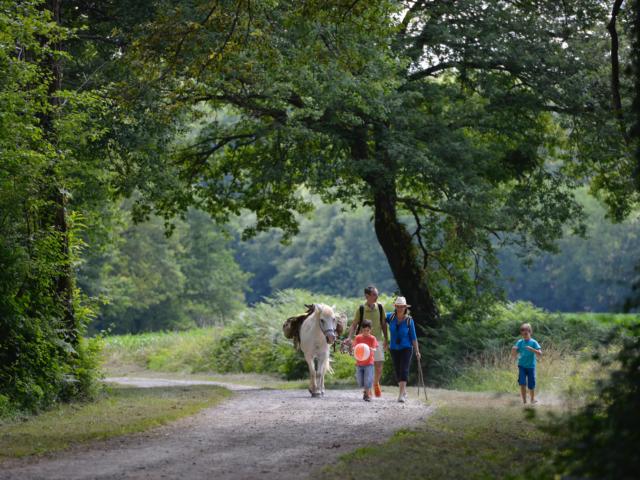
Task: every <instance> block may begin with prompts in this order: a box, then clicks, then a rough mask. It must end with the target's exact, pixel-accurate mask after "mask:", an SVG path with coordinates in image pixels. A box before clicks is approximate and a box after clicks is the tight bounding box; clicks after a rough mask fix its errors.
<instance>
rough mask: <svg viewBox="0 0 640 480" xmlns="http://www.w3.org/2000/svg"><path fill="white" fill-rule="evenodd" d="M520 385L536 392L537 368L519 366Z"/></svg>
mask: <svg viewBox="0 0 640 480" xmlns="http://www.w3.org/2000/svg"><path fill="white" fill-rule="evenodd" d="M518 385H526V386H527V388H528V389H529V390H535V389H536V367H532V368H527V367H521V366H520V365H518Z"/></svg>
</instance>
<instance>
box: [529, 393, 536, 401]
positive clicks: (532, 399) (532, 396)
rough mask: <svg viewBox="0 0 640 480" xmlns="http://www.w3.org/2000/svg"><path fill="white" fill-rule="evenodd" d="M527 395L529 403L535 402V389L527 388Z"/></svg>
mask: <svg viewBox="0 0 640 480" xmlns="http://www.w3.org/2000/svg"><path fill="white" fill-rule="evenodd" d="M529 397H530V399H531V403H535V401H536V399H535V397H536V391H535V390H529Z"/></svg>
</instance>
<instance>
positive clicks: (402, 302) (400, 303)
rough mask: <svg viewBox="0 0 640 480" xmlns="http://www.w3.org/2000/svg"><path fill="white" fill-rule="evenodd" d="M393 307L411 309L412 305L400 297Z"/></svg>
mask: <svg viewBox="0 0 640 480" xmlns="http://www.w3.org/2000/svg"><path fill="white" fill-rule="evenodd" d="M393 306H394V307H410V306H411V305H409V304H408V303H407V299H406V298H404V297H398V298H396V301H395V302H393Z"/></svg>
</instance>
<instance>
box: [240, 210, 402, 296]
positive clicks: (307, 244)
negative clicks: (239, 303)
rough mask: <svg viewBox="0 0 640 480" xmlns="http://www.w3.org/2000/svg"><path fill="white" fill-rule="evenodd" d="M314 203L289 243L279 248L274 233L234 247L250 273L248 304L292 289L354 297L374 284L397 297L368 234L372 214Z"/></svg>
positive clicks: (384, 263) (383, 260) (390, 276)
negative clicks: (280, 291)
mask: <svg viewBox="0 0 640 480" xmlns="http://www.w3.org/2000/svg"><path fill="white" fill-rule="evenodd" d="M312 201H313V204H314V207H315V209H314V212H313V213H311V214H310V215H308V216H306V217H304V218H302V219H300V231H299V232H298V234H297V235H296V236H295V237H294V238H293V239H292V240H291V241H290V242H289V243H287V244H282V243H281V240H282V234H281V233H278V232H273V231H272V232H266V233H262V234H260V235H258V236H257V237H256V238H254V239H251V240H247V241H245V242H237V243H236V244H235V245H234V250H235V255H236V259H237V261H238V262H239V264H240V266H241V267H242V268H243V269H244V270H245V271H247V272H250V273H252V274H253V277H252V278H251V280H250V283H249V284H250V286H251V289H252V291H251V293H250V294H249V295H248V296H247V300H248V301H249V302H250V303H253V302H256V301H258V300H260V299H261V298H262V297H268V296H270V295H271V294H272V292H274V291H277V290H285V289H290V288H299V289H305V290H308V291H312V292H317V293H322V294H328V295H348V296H358V295H361V294H362V289H363V288H364V287H365V286H367V285H371V284H373V285H376V286H377V287H378V289H379V290H380V291H381V292H386V293H388V294H392V293H393V292H395V291H396V290H397V285H396V283H395V281H394V280H393V274H392V273H391V270H390V269H389V264H388V262H387V259H386V257H385V256H384V253H383V251H382V249H381V248H380V245H379V244H378V242H377V240H376V238H375V235H374V233H373V232H372V231H371V215H372V212H371V211H370V209H367V208H361V209H357V210H351V211H345V207H344V206H340V205H337V204H334V205H327V204H323V203H321V202H320V201H318V200H317V199H312ZM242 227H243V225H242V224H241V225H238V227H237V228H238V230H240V229H241V228H242ZM237 235H238V236H240V232H238V233H237Z"/></svg>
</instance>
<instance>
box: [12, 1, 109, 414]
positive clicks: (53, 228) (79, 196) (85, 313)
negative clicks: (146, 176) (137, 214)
mask: <svg viewBox="0 0 640 480" xmlns="http://www.w3.org/2000/svg"><path fill="white" fill-rule="evenodd" d="M72 36H73V34H72V32H71V30H69V29H67V28H65V27H63V26H61V25H59V24H58V23H56V20H55V19H54V18H53V16H52V14H51V12H50V11H49V9H48V8H47V7H46V6H45V5H44V2H41V1H35V2H31V1H7V0H2V1H0V77H1V78H2V79H3V81H2V85H0V111H1V112H2V114H1V115H0V152H2V155H0V212H2V219H1V221H0V271H2V276H1V277H0V331H2V337H1V338H0V395H2V396H3V398H5V399H9V401H10V402H11V404H12V405H13V408H15V409H19V410H32V411H33V410H39V409H43V408H46V407H47V406H49V405H51V404H52V403H55V402H57V401H60V400H67V399H69V398H71V397H73V396H88V395H91V392H92V389H93V387H92V385H93V377H95V366H96V365H97V363H96V360H95V353H96V352H95V349H94V348H93V347H91V348H89V347H87V348H85V345H83V344H82V343H81V342H79V340H78V339H79V337H80V336H81V335H82V333H83V332H84V329H85V326H86V323H87V322H88V321H89V319H90V317H91V311H90V309H88V307H87V306H86V304H85V301H84V299H83V298H82V297H80V296H78V292H77V290H76V289H75V285H74V274H73V270H74V268H75V266H76V265H77V262H78V261H79V256H80V252H81V250H82V248H83V246H84V244H83V242H82V239H81V238H80V237H81V232H82V231H83V229H85V228H86V227H87V226H90V225H87V224H85V223H83V222H84V221H85V220H86V219H87V218H88V217H85V216H84V215H82V212H83V211H88V210H90V209H91V207H90V206H91V205H92V202H96V201H98V200H99V199H101V200H103V199H104V192H105V188H104V185H100V182H97V183H95V182H92V181H89V179H91V178H97V179H100V180H104V178H105V175H103V173H102V172H103V171H101V169H102V168H103V167H104V163H103V161H104V159H103V158H97V157H95V156H89V155H86V152H87V151H88V149H89V148H90V145H91V144H93V143H94V142H96V141H98V139H100V138H101V136H102V134H103V130H102V129H101V128H100V127H99V126H98V123H99V119H100V118H101V117H102V114H103V113H104V106H105V102H104V100H103V99H102V98H101V96H100V94H99V93H98V92H96V91H94V90H91V89H85V90H83V91H74V90H70V89H66V88H65V85H64V84H60V83H58V80H60V79H61V77H60V75H59V71H58V70H57V69H58V67H60V66H61V65H62V63H63V62H65V61H71V57H70V56H69V55H68V54H67V53H66V52H64V51H63V50H62V46H63V45H64V42H66V41H68V40H69V39H70V38H71V37H72ZM98 172H100V173H98Z"/></svg>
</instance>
